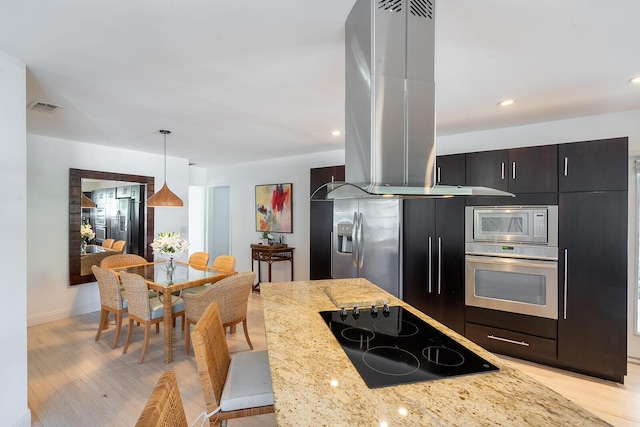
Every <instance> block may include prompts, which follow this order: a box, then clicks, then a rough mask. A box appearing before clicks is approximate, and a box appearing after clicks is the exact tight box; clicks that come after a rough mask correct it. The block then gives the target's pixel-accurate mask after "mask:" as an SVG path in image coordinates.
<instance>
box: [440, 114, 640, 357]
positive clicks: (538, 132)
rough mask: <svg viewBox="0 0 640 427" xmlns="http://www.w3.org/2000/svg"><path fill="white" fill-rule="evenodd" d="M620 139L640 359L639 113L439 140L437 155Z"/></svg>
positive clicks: (630, 299) (631, 306) (630, 313)
mask: <svg viewBox="0 0 640 427" xmlns="http://www.w3.org/2000/svg"><path fill="white" fill-rule="evenodd" d="M618 136H628V137H629V157H630V159H629V212H628V215H629V237H628V242H629V249H628V265H629V268H628V273H627V277H628V282H629V286H628V295H627V318H628V323H629V324H628V327H627V334H628V351H627V354H628V355H629V356H630V357H634V358H640V337H639V336H637V335H635V334H634V330H635V327H634V322H635V302H636V300H637V298H638V296H637V273H636V271H635V267H636V259H637V257H638V253H637V247H638V237H637V236H638V230H637V227H636V222H635V218H636V206H637V200H636V182H635V172H634V166H633V159H632V157H634V156H640V110H632V111H626V112H623V113H616V114H603V115H599V116H592V117H583V118H578V119H572V120H558V121H554V122H547V123H541V124H535V125H528V126H518V127H511V128H503V129H495V130H488V131H483V132H472V133H465V134H459V135H452V136H445V137H440V138H438V146H437V151H438V154H455V153H463V152H470V151H484V150H492V149H500V148H510V147H523V146H532V145H547V144H556V143H564V142H576V141H586V140H593V139H602V138H613V137H618Z"/></svg>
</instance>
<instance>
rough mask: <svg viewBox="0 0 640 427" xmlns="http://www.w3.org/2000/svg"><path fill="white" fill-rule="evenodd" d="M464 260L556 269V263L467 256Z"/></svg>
mask: <svg viewBox="0 0 640 427" xmlns="http://www.w3.org/2000/svg"><path fill="white" fill-rule="evenodd" d="M465 259H466V260H467V261H468V262H476V263H479V264H504V265H516V266H518V267H535V268H558V261H538V260H533V259H528V260H523V261H519V258H499V257H475V256H469V255H467V256H466V257H465Z"/></svg>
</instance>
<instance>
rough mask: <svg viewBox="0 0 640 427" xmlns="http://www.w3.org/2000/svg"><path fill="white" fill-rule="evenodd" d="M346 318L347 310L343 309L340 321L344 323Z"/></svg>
mask: <svg viewBox="0 0 640 427" xmlns="http://www.w3.org/2000/svg"><path fill="white" fill-rule="evenodd" d="M346 318H347V309H346V308H344V307H342V310H340V319H341V320H342V321H344V320H345V319H346Z"/></svg>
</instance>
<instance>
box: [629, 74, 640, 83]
mask: <svg viewBox="0 0 640 427" xmlns="http://www.w3.org/2000/svg"><path fill="white" fill-rule="evenodd" d="M629 83H640V76H638V77H634V78H632V79H631V80H629Z"/></svg>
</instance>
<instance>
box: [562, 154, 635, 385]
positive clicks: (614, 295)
mask: <svg viewBox="0 0 640 427" xmlns="http://www.w3.org/2000/svg"><path fill="white" fill-rule="evenodd" d="M621 166H622V168H624V169H625V170H626V162H625V163H624V165H621ZM558 211H559V223H560V227H559V244H560V246H559V250H560V259H559V263H558V267H559V268H558V269H559V271H560V277H559V301H560V310H559V313H558V318H559V319H558V362H559V364H560V365H562V366H563V367H566V368H568V369H571V370H575V371H578V372H583V373H587V374H590V375H595V376H598V377H601V378H606V379H610V380H614V381H618V382H623V381H624V375H625V374H626V369H627V238H628V236H627V192H626V191H607V192H572V193H561V194H560V196H559V205H558Z"/></svg>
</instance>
